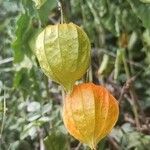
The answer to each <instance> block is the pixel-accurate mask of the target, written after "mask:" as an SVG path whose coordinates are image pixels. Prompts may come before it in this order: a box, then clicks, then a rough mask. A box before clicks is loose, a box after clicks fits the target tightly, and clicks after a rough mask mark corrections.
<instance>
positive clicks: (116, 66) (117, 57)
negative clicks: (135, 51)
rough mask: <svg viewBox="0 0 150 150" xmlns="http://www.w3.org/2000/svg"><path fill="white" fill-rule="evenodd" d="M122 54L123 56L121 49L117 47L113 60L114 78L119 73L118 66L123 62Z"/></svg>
mask: <svg viewBox="0 0 150 150" xmlns="http://www.w3.org/2000/svg"><path fill="white" fill-rule="evenodd" d="M122 56H123V49H118V50H117V55H116V60H115V70H114V79H115V80H117V78H118V75H119V71H120V68H121V67H120V66H121V64H122V62H123V60H122Z"/></svg>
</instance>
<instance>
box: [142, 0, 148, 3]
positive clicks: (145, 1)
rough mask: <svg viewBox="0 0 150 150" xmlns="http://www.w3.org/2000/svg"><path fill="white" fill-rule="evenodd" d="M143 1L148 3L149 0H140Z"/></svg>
mask: <svg viewBox="0 0 150 150" xmlns="http://www.w3.org/2000/svg"><path fill="white" fill-rule="evenodd" d="M140 1H141V2H143V3H150V0H140Z"/></svg>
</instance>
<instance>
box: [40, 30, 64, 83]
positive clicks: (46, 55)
mask: <svg viewBox="0 0 150 150" xmlns="http://www.w3.org/2000/svg"><path fill="white" fill-rule="evenodd" d="M46 29H47V28H45V30H44V38H43V44H44V53H45V59H46V61H47V63H48V65H49V69H50V70H51V72H52V74H53V75H54V77H55V78H56V80H57V82H58V83H61V82H60V81H59V78H58V77H57V75H56V74H55V72H54V71H53V70H52V68H51V64H50V63H49V61H48V59H47V55H46V51H45V33H46ZM50 29H51V28H50Z"/></svg>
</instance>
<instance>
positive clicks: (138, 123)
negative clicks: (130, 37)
mask: <svg viewBox="0 0 150 150" xmlns="http://www.w3.org/2000/svg"><path fill="white" fill-rule="evenodd" d="M122 59H123V64H124V67H125V73H126V76H127V79H128V80H130V78H131V77H130V71H129V68H128V65H127V62H126V59H125V49H124V53H123V58H122ZM129 89H130V90H129V93H130V96H131V99H132V104H131V106H132V109H133V113H134V116H135V122H136V126H137V128H140V121H139V118H138V111H137V110H138V106H139V104H138V102H137V97H136V95H135V91H134V88H133V84H132V83H130V87H129Z"/></svg>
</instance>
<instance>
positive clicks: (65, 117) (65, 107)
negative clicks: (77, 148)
mask: <svg viewBox="0 0 150 150" xmlns="http://www.w3.org/2000/svg"><path fill="white" fill-rule="evenodd" d="M69 100H70V101H71V97H70V98H69ZM68 104H69V106H66V105H68ZM68 108H69V109H70V113H71V116H70V115H69V113H68ZM63 113H64V114H63V116H64V119H65V120H64V123H66V122H65V121H67V122H68V119H72V122H73V124H74V128H75V130H76V131H75V132H77V134H78V133H79V137H78V135H76V133H72V131H71V129H70V128H69V129H68V130H69V131H70V134H72V135H73V136H74V137H75V138H78V139H79V140H80V141H81V142H83V141H82V138H83V137H82V135H81V133H80V132H79V130H78V128H77V126H76V124H75V121H74V119H73V115H72V111H71V105H70V103H69V102H68V99H65V103H64V108H63ZM68 126H69V125H68V124H66V127H68Z"/></svg>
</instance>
